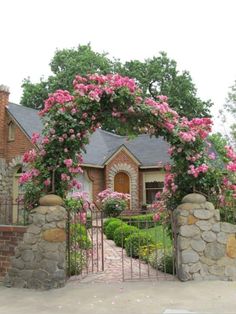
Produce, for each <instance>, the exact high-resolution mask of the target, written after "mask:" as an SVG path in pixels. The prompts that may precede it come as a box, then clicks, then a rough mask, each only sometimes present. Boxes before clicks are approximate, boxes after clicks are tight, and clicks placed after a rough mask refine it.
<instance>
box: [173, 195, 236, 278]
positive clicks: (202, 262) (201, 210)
mask: <svg viewBox="0 0 236 314" xmlns="http://www.w3.org/2000/svg"><path fill="white" fill-rule="evenodd" d="M174 217H175V221H176V224H177V225H176V228H177V229H176V230H177V275H178V277H179V279H180V280H182V281H187V280H236V225H233V224H230V223H226V222H221V221H220V213H219V210H217V209H215V208H214V206H213V204H212V203H210V202H207V201H206V198H205V197H204V196H202V195H200V194H194V193H193V194H189V195H187V196H185V197H184V198H183V200H182V204H181V205H180V206H178V207H177V209H176V210H175V211H174Z"/></svg>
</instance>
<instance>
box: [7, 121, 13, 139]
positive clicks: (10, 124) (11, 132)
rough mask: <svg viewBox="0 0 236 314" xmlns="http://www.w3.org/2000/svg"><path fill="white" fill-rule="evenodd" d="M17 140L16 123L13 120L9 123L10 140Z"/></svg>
mask: <svg viewBox="0 0 236 314" xmlns="http://www.w3.org/2000/svg"><path fill="white" fill-rule="evenodd" d="M14 140H15V124H14V123H13V122H12V121H11V122H10V123H9V124H8V141H14Z"/></svg>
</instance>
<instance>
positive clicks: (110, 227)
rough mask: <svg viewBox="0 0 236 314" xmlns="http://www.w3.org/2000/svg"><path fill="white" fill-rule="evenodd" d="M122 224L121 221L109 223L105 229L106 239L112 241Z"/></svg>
mask: <svg viewBox="0 0 236 314" xmlns="http://www.w3.org/2000/svg"><path fill="white" fill-rule="evenodd" d="M122 224H123V221H121V220H118V221H113V222H111V223H109V224H108V225H107V226H106V228H105V235H106V237H107V239H110V240H113V237H114V232H115V230H116V229H117V228H118V227H120V226H121V225H122Z"/></svg>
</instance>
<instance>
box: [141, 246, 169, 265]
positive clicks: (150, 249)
mask: <svg viewBox="0 0 236 314" xmlns="http://www.w3.org/2000/svg"><path fill="white" fill-rule="evenodd" d="M160 249H163V243H156V244H148V245H144V246H142V247H141V248H140V250H139V258H140V259H141V260H143V261H145V262H148V261H149V257H150V256H151V255H152V254H153V253H154V252H157V251H158V250H160Z"/></svg>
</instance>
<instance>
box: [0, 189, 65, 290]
mask: <svg viewBox="0 0 236 314" xmlns="http://www.w3.org/2000/svg"><path fill="white" fill-rule="evenodd" d="M62 204H63V201H62V199H61V198H60V197H58V196H56V195H47V196H44V197H42V198H41V199H40V206H39V207H37V208H35V209H34V210H33V211H32V212H31V214H30V222H31V224H30V225H29V226H28V228H27V230H26V233H25V234H24V237H23V242H21V243H20V244H19V245H18V246H17V248H16V250H15V256H14V257H12V258H11V267H10V269H9V271H8V274H7V275H6V277H5V285H6V286H8V287H21V288H34V289H51V288H59V287H63V286H64V285H65V282H66V233H65V225H66V210H65V209H64V207H62V206H61V205H62Z"/></svg>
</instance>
